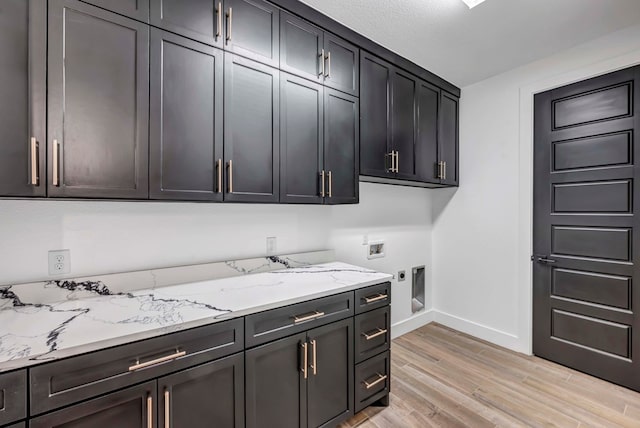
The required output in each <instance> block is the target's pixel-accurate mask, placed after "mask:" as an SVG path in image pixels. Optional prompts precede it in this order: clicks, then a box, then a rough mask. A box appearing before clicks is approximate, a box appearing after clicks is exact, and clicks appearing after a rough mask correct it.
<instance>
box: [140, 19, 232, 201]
mask: <svg viewBox="0 0 640 428" xmlns="http://www.w3.org/2000/svg"><path fill="white" fill-rule="evenodd" d="M222 75H223V52H222V50H220V49H216V48H212V47H210V46H205V45H202V44H200V43H197V42H194V41H192V40H189V39H185V38H183V37H180V36H176V35H175V34H172V33H168V32H165V31H162V30H158V29H156V28H153V29H152V30H151V118H150V126H149V130H150V149H151V150H150V159H149V160H150V163H149V178H150V186H149V193H150V196H151V198H152V199H172V200H205V201H207V200H208V201H221V200H222V191H223V184H224V183H223V179H222V178H223V172H224V166H223V159H222V119H223V116H222V104H223V86H222Z"/></svg>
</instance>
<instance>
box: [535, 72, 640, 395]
mask: <svg viewBox="0 0 640 428" xmlns="http://www.w3.org/2000/svg"><path fill="white" fill-rule="evenodd" d="M639 83H640V68H637V67H636V68H632V69H627V70H623V71H620V72H616V73H612V74H609V75H605V76H602V77H598V78H595V79H591V80H587V81H584V82H581V83H577V84H573V85H570V86H566V87H563V88H560V89H555V90H552V91H549V92H545V93H543V94H539V95H536V97H535V131H534V133H535V134H534V139H535V144H534V149H535V164H534V171H535V180H534V186H535V187H534V239H533V248H534V253H535V254H534V257H533V259H534V262H533V283H534V305H533V309H534V311H533V351H534V353H535V354H536V355H538V356H540V357H543V358H547V359H550V360H552V361H556V362H558V363H561V364H564V365H566V366H569V367H572V368H575V369H577V370H580V371H584V372H586V373H589V374H592V375H594V376H598V377H601V378H603V379H606V380H609V381H611V382H615V383H618V384H620V385H624V386H627V387H629V388H632V389H635V390H640V321H639V318H638V315H637V311H638V308H639V307H640V292H638V291H637V290H634V289H633V288H634V287H636V285H635V282H636V281H638V280H639V279H640V275H638V274H639V272H638V263H637V261H638V255H637V251H638V249H640V242H638V240H639V239H640V233H639V232H640V223H639V221H638V217H637V216H636V215H635V207H634V205H635V203H637V202H636V201H638V200H640V186H636V185H635V180H636V179H637V178H638V177H639V174H638V165H636V164H635V161H634V153H637V150H638V147H639V143H640V139H639V138H640V137H638V131H639V130H640V126H639V125H640V116H639V115H638V113H637V111H638V110H637V109H638V103H637V100H639V99H640V85H639Z"/></svg>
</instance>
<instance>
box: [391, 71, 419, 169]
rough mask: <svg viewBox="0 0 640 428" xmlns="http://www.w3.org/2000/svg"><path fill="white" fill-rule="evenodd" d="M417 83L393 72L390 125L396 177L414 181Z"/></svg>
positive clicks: (409, 77)
mask: <svg viewBox="0 0 640 428" xmlns="http://www.w3.org/2000/svg"><path fill="white" fill-rule="evenodd" d="M417 86H418V82H417V81H416V79H415V78H413V77H411V76H410V75H408V74H405V73H402V72H399V71H395V72H394V73H393V82H392V85H391V88H392V95H391V106H392V107H391V124H392V129H393V131H392V137H391V139H392V141H393V149H394V150H395V151H396V167H397V174H396V177H398V178H402V179H405V180H415V179H416V157H415V148H416V138H415V129H416V127H415V122H416V92H417Z"/></svg>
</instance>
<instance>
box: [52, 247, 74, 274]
mask: <svg viewBox="0 0 640 428" xmlns="http://www.w3.org/2000/svg"><path fill="white" fill-rule="evenodd" d="M69 272H71V252H70V251H69V250H55V251H49V275H64V274H65V273H69Z"/></svg>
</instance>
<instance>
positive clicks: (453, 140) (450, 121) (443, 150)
mask: <svg viewBox="0 0 640 428" xmlns="http://www.w3.org/2000/svg"><path fill="white" fill-rule="evenodd" d="M458 120H459V119H458V99H457V98H454V97H453V96H451V95H448V94H447V93H445V92H442V96H441V98H440V127H439V128H438V140H439V147H438V152H439V154H440V160H441V161H442V162H445V164H444V170H443V173H444V178H443V179H442V180H440V183H442V184H447V185H450V186H457V185H458Z"/></svg>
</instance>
